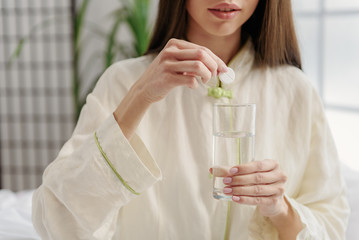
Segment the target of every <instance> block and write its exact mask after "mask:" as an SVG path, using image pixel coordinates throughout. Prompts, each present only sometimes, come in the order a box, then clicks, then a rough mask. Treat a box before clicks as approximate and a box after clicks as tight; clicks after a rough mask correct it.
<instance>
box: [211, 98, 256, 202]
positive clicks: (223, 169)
mask: <svg viewBox="0 0 359 240" xmlns="http://www.w3.org/2000/svg"><path fill="white" fill-rule="evenodd" d="M255 115H256V105H255V104H244V105H237V104H215V105H214V107H213V163H212V169H213V172H212V173H213V197H214V198H216V199H225V200H231V199H232V197H231V196H229V195H225V194H224V193H223V188H224V186H225V185H224V183H223V178H224V177H225V176H227V175H229V170H230V169H231V168H232V167H233V166H236V165H240V164H242V163H247V162H250V161H252V160H253V159H254V137H255Z"/></svg>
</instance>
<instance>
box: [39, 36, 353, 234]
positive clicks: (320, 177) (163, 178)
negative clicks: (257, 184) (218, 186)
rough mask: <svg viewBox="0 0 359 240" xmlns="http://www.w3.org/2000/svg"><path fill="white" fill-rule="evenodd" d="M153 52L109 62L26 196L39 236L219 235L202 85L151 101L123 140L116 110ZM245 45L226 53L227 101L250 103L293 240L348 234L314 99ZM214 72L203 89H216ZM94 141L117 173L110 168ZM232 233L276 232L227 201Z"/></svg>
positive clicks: (298, 76)
mask: <svg viewBox="0 0 359 240" xmlns="http://www.w3.org/2000/svg"><path fill="white" fill-rule="evenodd" d="M153 58H154V56H151V55H149V56H144V57H140V58H136V59H128V60H125V61H121V62H118V63H116V64H114V65H112V66H111V67H110V68H109V69H107V70H106V71H105V73H104V74H103V75H102V77H101V78H100V80H99V82H98V84H97V86H96V88H95V90H94V91H93V93H91V94H90V95H89V96H88V98H87V103H86V105H85V106H84V108H83V110H82V112H81V116H80V119H79V121H78V124H77V126H76V129H75V131H74V133H73V136H72V137H71V138H70V140H69V141H68V142H67V143H66V144H65V145H64V147H63V148H62V150H61V151H60V153H59V155H58V157H57V158H56V160H55V161H54V162H52V163H51V164H50V165H49V166H48V167H47V169H46V171H45V173H44V177H43V183H42V185H41V186H40V187H39V188H38V189H37V191H36V192H35V194H34V198H33V222H34V225H35V228H36V230H37V231H38V233H39V234H40V236H42V238H43V239H61V240H64V239H101V240H103V239H130V240H133V239H148V240H150V239H151V240H152V239H153V240H165V239H166V240H167V239H174V240H177V239H178V240H190V239H206V240H207V239H213V240H215V239H223V238H224V234H225V225H226V218H227V202H226V201H219V200H216V199H214V198H213V197H212V180H211V179H210V177H209V171H208V169H209V167H210V164H211V158H212V105H213V103H215V102H228V99H226V98H222V99H214V98H213V97H209V96H207V89H206V87H204V86H200V87H199V88H198V89H195V90H193V89H189V88H187V87H177V88H175V89H174V90H173V91H171V92H170V93H169V95H168V96H167V97H166V98H165V99H164V100H162V101H160V102H157V103H154V104H153V105H152V106H151V107H150V108H149V109H148V111H147V112H146V114H145V116H144V117H143V119H142V121H141V123H140V125H139V127H138V129H137V131H136V135H135V136H134V138H133V139H132V140H131V142H128V141H127V139H126V138H125V137H124V135H123V134H122V132H121V129H120V127H119V126H118V125H117V123H116V121H115V120H114V118H113V115H112V113H113V111H114V110H115V109H116V107H117V106H118V105H119V103H120V102H121V99H122V98H123V97H124V96H125V94H126V93H127V92H128V90H129V89H130V87H131V86H132V85H133V83H134V82H135V81H136V80H137V79H138V78H139V77H140V76H141V75H142V74H143V72H144V71H145V69H146V68H147V67H148V65H149V64H150V63H151V61H152V60H153ZM253 63H254V50H253V46H252V43H251V42H250V41H248V42H247V44H246V45H245V46H244V47H243V48H242V49H241V50H240V52H239V53H238V54H237V55H236V56H235V58H234V59H233V60H232V61H231V63H230V67H232V68H233V69H234V70H235V73H236V79H235V82H234V83H232V84H230V85H224V88H226V89H231V90H232V91H233V99H232V100H231V102H233V103H255V104H256V107H257V115H256V136H255V159H257V160H263V159H274V160H277V161H278V162H279V163H280V167H281V169H282V170H283V171H284V172H285V174H286V175H287V176H288V180H287V183H286V185H285V194H286V197H287V198H288V200H289V202H290V204H291V205H292V207H293V208H294V209H295V211H297V212H298V214H299V216H300V219H301V221H302V223H303V226H304V227H303V230H302V231H301V232H300V234H299V235H298V237H297V239H333V240H338V239H344V232H345V228H346V225H347V219H348V213H349V207H348V203H347V199H346V195H345V185H344V182H343V179H342V177H341V175H340V165H339V162H338V157H337V152H336V148H335V145H334V142H333V138H332V136H331V133H330V130H329V127H328V123H327V120H326V118H325V115H324V111H323V106H322V103H321V101H320V99H319V97H318V95H317V93H316V92H315V90H314V88H313V86H312V85H311V83H310V82H309V81H308V80H307V79H306V77H305V75H304V74H303V73H302V71H300V70H299V69H297V68H295V67H292V66H280V67H275V68H269V67H267V68H262V69H260V68H256V67H255V66H254V64H253ZM215 81H216V80H215V79H212V80H211V81H210V82H209V84H208V85H215V84H216V83H215ZM95 132H96V135H97V138H98V144H99V146H100V148H101V149H102V151H103V152H104V153H105V154H106V157H107V158H108V160H109V161H111V162H112V164H113V166H114V168H115V169H116V171H117V172H118V174H119V175H120V176H121V178H122V179H123V181H125V182H126V184H127V185H128V186H129V187H130V188H132V189H133V191H134V192H137V193H140V194H139V195H136V194H134V193H133V192H132V191H130V190H129V188H128V187H126V186H125V185H124V184H123V182H121V181H120V180H119V178H118V177H117V176H116V175H115V173H114V171H113V170H112V169H111V168H110V166H109V164H108V163H107V162H106V160H105V158H104V157H103V155H102V153H101V151H100V148H99V146H98V145H97V143H96V139H95V136H94V134H95ZM229 219H230V221H229V224H228V235H229V239H276V238H277V231H276V230H275V228H274V227H273V225H272V224H271V223H270V221H269V220H268V219H267V218H265V217H262V216H261V215H260V214H259V212H258V211H256V208H255V207H253V206H245V205H239V204H237V203H232V204H231V209H230V217H229Z"/></svg>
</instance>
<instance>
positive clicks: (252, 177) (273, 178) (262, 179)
mask: <svg viewBox="0 0 359 240" xmlns="http://www.w3.org/2000/svg"><path fill="white" fill-rule="evenodd" d="M286 180H287V177H286V175H284V173H283V172H281V171H279V170H276V171H270V172H256V173H252V174H246V175H238V176H232V177H225V178H224V179H223V182H224V183H225V184H227V185H231V186H236V185H239V186H244V185H260V184H273V183H277V182H278V183H284V182H286Z"/></svg>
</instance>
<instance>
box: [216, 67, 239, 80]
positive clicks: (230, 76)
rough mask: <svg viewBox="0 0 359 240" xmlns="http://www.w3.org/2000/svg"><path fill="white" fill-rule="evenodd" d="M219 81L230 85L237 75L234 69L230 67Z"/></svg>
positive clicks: (221, 74) (220, 75)
mask: <svg viewBox="0 0 359 240" xmlns="http://www.w3.org/2000/svg"><path fill="white" fill-rule="evenodd" d="M218 77H219V79H220V80H221V82H222V83H224V84H230V83H232V82H233V81H234V78H235V74H234V71H233V69H232V68H230V67H228V68H227V72H222V73H220V74H219V75H218Z"/></svg>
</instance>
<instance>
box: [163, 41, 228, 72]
mask: <svg viewBox="0 0 359 240" xmlns="http://www.w3.org/2000/svg"><path fill="white" fill-rule="evenodd" d="M167 45H168V46H176V47H177V48H179V49H202V50H203V51H205V52H207V53H208V54H209V55H210V56H211V57H212V58H213V60H214V61H215V62H216V63H217V64H218V66H219V67H218V71H219V72H226V71H227V65H226V64H225V63H224V62H223V61H222V59H220V58H219V57H218V56H217V55H215V54H214V53H213V52H212V51H211V50H209V49H208V48H206V47H203V46H200V45H197V44H195V43H191V42H188V41H184V40H179V39H170V40H169V41H168V43H167ZM167 45H166V46H167Z"/></svg>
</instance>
